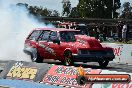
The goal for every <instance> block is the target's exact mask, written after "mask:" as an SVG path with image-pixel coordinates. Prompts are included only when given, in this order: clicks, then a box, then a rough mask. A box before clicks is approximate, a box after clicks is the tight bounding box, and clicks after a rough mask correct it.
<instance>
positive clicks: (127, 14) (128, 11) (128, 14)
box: [120, 2, 132, 19]
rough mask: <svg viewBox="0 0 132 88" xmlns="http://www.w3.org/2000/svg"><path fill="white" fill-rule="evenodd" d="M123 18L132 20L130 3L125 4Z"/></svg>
mask: <svg viewBox="0 0 132 88" xmlns="http://www.w3.org/2000/svg"><path fill="white" fill-rule="evenodd" d="M120 17H121V18H126V19H131V18H132V6H131V5H130V3H129V2H125V3H124V4H123V11H122V14H121V16H120Z"/></svg>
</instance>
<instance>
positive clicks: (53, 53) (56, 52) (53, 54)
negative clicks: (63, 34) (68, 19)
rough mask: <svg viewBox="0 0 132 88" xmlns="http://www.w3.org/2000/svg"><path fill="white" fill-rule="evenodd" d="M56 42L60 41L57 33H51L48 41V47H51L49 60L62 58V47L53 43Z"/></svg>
mask: <svg viewBox="0 0 132 88" xmlns="http://www.w3.org/2000/svg"><path fill="white" fill-rule="evenodd" d="M54 40H59V36H58V33H57V31H51V33H50V36H49V41H48V47H49V58H51V59H58V58H59V57H60V54H61V53H62V52H61V45H60V44H58V43H53V41H54Z"/></svg>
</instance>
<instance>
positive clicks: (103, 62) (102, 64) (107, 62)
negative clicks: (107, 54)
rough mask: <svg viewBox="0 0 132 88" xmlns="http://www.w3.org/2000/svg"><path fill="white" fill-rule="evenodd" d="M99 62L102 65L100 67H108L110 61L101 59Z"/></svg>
mask: <svg viewBox="0 0 132 88" xmlns="http://www.w3.org/2000/svg"><path fill="white" fill-rule="evenodd" d="M98 63H99V65H100V67H102V68H106V67H107V65H108V64H109V61H105V60H104V61H99V62H98Z"/></svg>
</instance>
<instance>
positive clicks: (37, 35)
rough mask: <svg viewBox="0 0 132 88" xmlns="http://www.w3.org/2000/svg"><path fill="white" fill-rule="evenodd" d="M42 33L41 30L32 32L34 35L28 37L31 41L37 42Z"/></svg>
mask: <svg viewBox="0 0 132 88" xmlns="http://www.w3.org/2000/svg"><path fill="white" fill-rule="evenodd" d="M41 33H42V31H41V30H34V31H33V32H32V34H31V35H30V36H29V37H28V39H30V40H37V38H38V37H39V35H40V34H41Z"/></svg>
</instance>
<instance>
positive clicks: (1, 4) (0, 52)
mask: <svg viewBox="0 0 132 88" xmlns="http://www.w3.org/2000/svg"><path fill="white" fill-rule="evenodd" d="M38 27H39V28H40V27H53V26H51V25H49V26H46V25H44V24H42V23H40V22H38V21H37V20H35V19H34V18H33V16H31V15H30V16H29V13H28V11H27V10H26V9H25V8H24V7H19V6H16V5H14V4H13V3H12V1H11V0H0V60H16V61H31V60H30V58H29V56H28V55H26V54H24V53H23V47H24V40H25V38H26V37H27V35H28V34H29V33H30V31H31V30H32V29H33V28H38Z"/></svg>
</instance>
